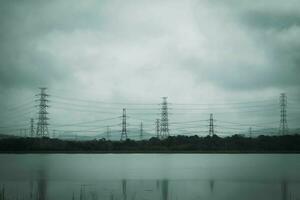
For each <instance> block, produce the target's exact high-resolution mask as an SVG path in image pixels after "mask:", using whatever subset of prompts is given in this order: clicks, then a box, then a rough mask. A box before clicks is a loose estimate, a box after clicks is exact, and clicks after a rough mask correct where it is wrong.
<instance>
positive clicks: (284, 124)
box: [279, 93, 288, 135]
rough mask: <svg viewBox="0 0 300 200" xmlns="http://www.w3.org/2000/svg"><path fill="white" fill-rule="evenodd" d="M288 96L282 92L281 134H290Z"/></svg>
mask: <svg viewBox="0 0 300 200" xmlns="http://www.w3.org/2000/svg"><path fill="white" fill-rule="evenodd" d="M286 107H287V96H286V94H285V93H281V94H280V125H279V134H281V135H285V134H288V124H287V111H286Z"/></svg>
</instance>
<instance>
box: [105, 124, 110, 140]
mask: <svg viewBox="0 0 300 200" xmlns="http://www.w3.org/2000/svg"><path fill="white" fill-rule="evenodd" d="M106 139H107V140H110V127H109V126H107V127H106Z"/></svg>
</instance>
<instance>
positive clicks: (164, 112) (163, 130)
mask: <svg viewBox="0 0 300 200" xmlns="http://www.w3.org/2000/svg"><path fill="white" fill-rule="evenodd" d="M168 136H169V119H168V103H167V97H163V102H162V107H161V119H160V137H162V138H167V137H168Z"/></svg>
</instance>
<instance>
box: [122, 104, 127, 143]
mask: <svg viewBox="0 0 300 200" xmlns="http://www.w3.org/2000/svg"><path fill="white" fill-rule="evenodd" d="M123 140H127V116H126V109H125V108H123V114H122V131H121V141H123Z"/></svg>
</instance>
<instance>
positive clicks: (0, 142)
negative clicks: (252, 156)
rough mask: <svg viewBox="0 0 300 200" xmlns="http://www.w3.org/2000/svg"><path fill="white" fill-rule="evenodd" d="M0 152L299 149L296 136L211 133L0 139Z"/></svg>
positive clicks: (155, 151)
mask: <svg viewBox="0 0 300 200" xmlns="http://www.w3.org/2000/svg"><path fill="white" fill-rule="evenodd" d="M0 152H2V153H5V152H12V153H14V152H15V153H23V152H25V153H26V152H32V153H35V152H36V153H39V152H54V153H55V152H63V153H76V152H84V153H97V152H98V153H102V152H103V153H106V152H107V153H109V152H111V153H114V152H116V153H117V152H118V153H122V152H124V153H131V152H132V153H139V152H141V153H173V152H174V153H176V152H178V153H180V152H182V153H185V152H186V153H192V152H195V153H197V152H199V153H201V152H203V153H222V152H224V153H243V152H244V153H247V152H250V153H251V152H257V153H260V152H270V153H272V152H279V153H280V152H282V153H285V152H286V153H293V152H294V153H298V152H300V135H299V134H295V135H284V136H263V135H261V136H259V137H255V138H249V137H244V136H242V135H233V136H230V137H225V138H222V137H218V136H217V135H214V136H212V137H211V136H206V137H199V136H196V135H195V136H181V135H178V136H169V137H168V138H166V139H163V140H159V139H157V138H154V137H153V138H151V139H149V140H142V141H135V140H130V139H127V140H125V141H108V140H105V139H99V140H90V141H68V140H59V139H50V138H3V139H0Z"/></svg>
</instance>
